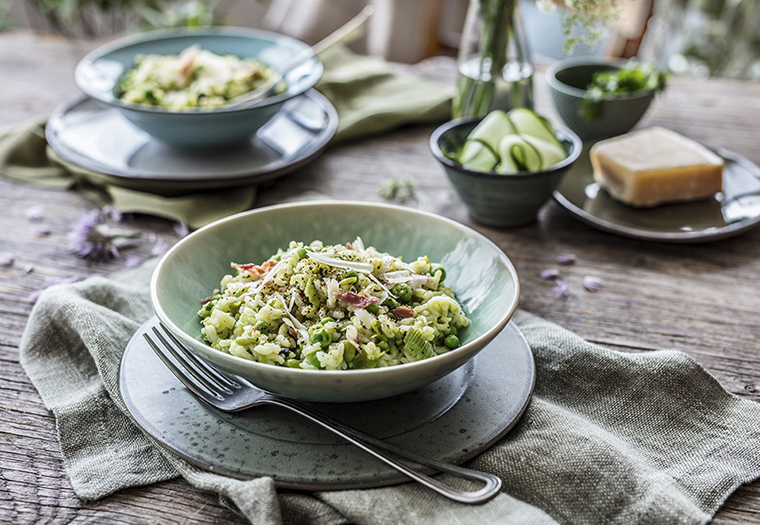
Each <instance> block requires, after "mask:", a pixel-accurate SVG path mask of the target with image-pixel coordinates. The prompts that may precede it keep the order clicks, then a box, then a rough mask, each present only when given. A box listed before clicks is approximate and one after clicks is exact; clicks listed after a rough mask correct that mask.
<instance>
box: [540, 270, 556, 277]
mask: <svg viewBox="0 0 760 525" xmlns="http://www.w3.org/2000/svg"><path fill="white" fill-rule="evenodd" d="M557 277H559V270H557V269H556V268H550V269H547V270H541V279H556V278H557Z"/></svg>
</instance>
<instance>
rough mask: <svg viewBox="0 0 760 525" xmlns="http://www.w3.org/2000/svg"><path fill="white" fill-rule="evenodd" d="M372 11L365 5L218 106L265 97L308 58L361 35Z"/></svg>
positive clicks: (240, 104) (250, 103) (249, 102)
mask: <svg viewBox="0 0 760 525" xmlns="http://www.w3.org/2000/svg"><path fill="white" fill-rule="evenodd" d="M374 12H375V8H374V6H371V5H368V6H366V7H365V8H364V9H362V10H361V12H360V13H359V14H358V15H356V16H355V17H354V18H352V19H351V20H349V21H348V22H346V23H345V24H344V25H342V26H341V27H339V28H338V29H336V30H335V31H333V32H332V33H330V34H329V35H328V36H326V37H325V38H323V39H322V40H320V41H319V42H317V43H316V44H314V45H313V46H311V47H310V48H308V49H306V50H304V51H303V52H301V53H299V54H297V55H296V56H294V57H293V58H291V59H290V60H288V61H287V62H285V63H284V64H283V65H281V66H280V67H278V68H277V70H276V71H275V72H274V73H273V74H272V75H271V76H270V77H269V78H268V79H267V81H266V82H264V83H263V84H262V85H261V86H259V87H257V88H256V89H254V90H252V91H249V92H247V93H244V94H242V95H238V96H237V97H233V98H231V99H230V100H229V101H227V103H226V104H225V105H223V106H220V107H222V108H225V109H231V108H237V109H245V108H248V107H250V106H253V105H255V104H257V103H258V102H259V101H261V100H263V99H265V98H267V97H268V96H269V95H271V94H272V90H273V89H274V87H275V86H276V85H277V84H278V83H279V82H280V81H281V80H282V79H283V77H284V76H285V75H286V74H287V73H289V72H290V71H292V70H293V69H294V68H296V67H298V66H300V65H301V64H303V63H304V62H306V61H307V60H309V59H310V58H312V57H314V56H316V55H318V54H319V53H321V52H323V51H325V50H326V49H328V48H330V47H332V46H334V45H335V44H337V43H338V42H342V41H350V40H353V39H356V38H358V37H359V36H361V34H362V33H363V31H362V29H363V27H364V22H366V21H367V19H368V18H369V17H370V16H372V13H374Z"/></svg>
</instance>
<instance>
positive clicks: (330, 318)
mask: <svg viewBox="0 0 760 525" xmlns="http://www.w3.org/2000/svg"><path fill="white" fill-rule="evenodd" d="M334 322H335V319H333V318H332V317H325V318H324V319H322V321H320V322H319V324H321V325H326V324H327V323H334Z"/></svg>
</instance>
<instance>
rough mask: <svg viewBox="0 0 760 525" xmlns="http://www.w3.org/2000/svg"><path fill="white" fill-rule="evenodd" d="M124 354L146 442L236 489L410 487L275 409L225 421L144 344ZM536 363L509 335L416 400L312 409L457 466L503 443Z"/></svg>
mask: <svg viewBox="0 0 760 525" xmlns="http://www.w3.org/2000/svg"><path fill="white" fill-rule="evenodd" d="M155 323H157V320H156V318H155V317H154V318H152V319H150V320H149V321H148V322H146V323H145V324H144V325H143V326H142V327H141V328H140V329H139V330H138V331H137V333H136V334H135V336H134V337H133V338H132V340H131V341H130V343H129V345H128V346H127V348H126V350H125V352H124V357H123V358H122V362H121V370H120V388H121V393H122V396H123V398H124V401H125V403H126V404H127V408H128V409H129V411H130V413H131V414H132V416H133V417H134V419H135V420H136V422H137V424H138V425H139V426H140V427H142V429H143V430H144V431H146V432H147V433H148V434H149V435H151V436H152V437H154V438H155V439H156V440H157V441H158V442H159V443H160V444H161V445H163V446H164V447H166V448H168V449H170V450H172V451H174V452H176V453H177V454H179V455H180V456H181V457H183V458H185V459H187V460H188V461H190V462H192V463H194V464H196V465H199V466H200V467H202V468H205V469H208V470H210V471H213V472H217V473H221V474H225V475H228V476H232V477H235V478H240V479H248V478H253V477H258V476H271V477H273V478H274V480H275V482H276V483H277V485H278V486H280V487H287V488H296V489H304V490H337V489H344V488H363V487H378V486H384V485H393V484H397V483H403V482H405V481H408V479H407V478H405V477H404V476H402V475H400V474H399V473H398V472H397V471H395V470H393V469H392V468H390V467H388V466H387V465H385V464H384V463H382V462H380V461H379V460H377V459H375V458H373V457H372V456H370V455H368V454H366V453H365V452H363V451H361V450H360V449H358V448H357V447H355V446H353V445H350V444H348V443H346V442H344V441H342V440H341V439H340V438H338V437H335V436H333V435H332V434H330V433H329V432H327V431H326V430H323V429H322V428H321V427H317V426H316V425H314V424H312V423H310V422H308V421H307V420H305V419H303V418H301V417H299V416H296V415H294V414H292V413H290V412H288V411H286V410H284V409H281V408H277V407H260V408H253V409H250V410H247V411H244V412H242V413H238V414H225V413H222V412H219V411H217V410H215V409H212V408H210V407H208V406H206V405H203V404H201V403H200V402H199V401H197V400H196V398H195V397H193V396H192V394H190V393H189V392H188V391H187V390H186V389H185V388H184V386H182V384H181V383H180V382H179V381H178V380H177V379H176V378H175V377H174V376H173V375H172V374H171V372H169V370H168V369H167V368H166V367H165V366H164V365H163V364H162V363H161V362H160V361H159V360H158V357H156V355H155V354H154V353H153V351H152V350H151V349H150V348H149V347H148V345H147V344H146V343H145V341H144V339H143V337H142V334H143V332H144V331H146V330H148V329H149V327H150V326H152V325H154V324H155ZM534 383H535V365H534V362H533V354H532V353H531V350H530V347H529V346H528V344H527V342H526V341H525V338H524V337H523V335H522V334H521V333H520V331H519V330H518V329H517V328H516V327H515V326H514V325H513V324H509V325H507V327H506V328H505V329H504V330H503V331H502V332H501V333H500V334H499V335H498V336H497V337H496V339H494V340H493V342H491V343H490V344H489V345H488V347H486V348H485V349H484V350H483V351H482V352H480V353H479V354H478V355H477V356H476V357H475V358H474V359H472V360H470V361H469V362H468V363H467V364H466V365H464V366H463V367H461V368H459V369H457V370H455V371H454V372H452V373H451V374H449V375H447V376H445V377H444V378H442V379H439V380H438V381H436V382H435V383H431V384H430V385H428V386H427V387H424V388H421V389H419V390H416V391H414V392H411V393H408V394H404V395H401V396H397V397H392V398H389V399H385V400H381V401H371V402H365V403H354V404H342V403H341V404H335V403H332V404H329V403H310V404H309V405H310V406H312V407H314V408H316V409H317V410H319V411H321V412H323V413H326V414H327V415H329V416H331V417H334V418H335V419H338V420H339V421H342V422H344V423H346V424H349V425H351V426H353V427H355V428H358V429H359V430H362V431H364V432H367V433H368V434H371V435H374V436H376V437H379V438H381V439H384V440H386V441H388V442H389V443H393V444H395V445H398V446H401V447H404V448H406V449H408V450H411V451H414V452H417V453H420V454H424V455H426V456H428V457H432V458H436V459H440V460H443V461H448V462H451V463H462V462H463V461H466V460H467V459H469V458H472V457H473V456H475V455H476V454H478V453H479V452H481V451H482V450H484V449H486V448H487V447H489V446H490V445H492V444H493V443H495V442H496V441H497V440H499V439H500V438H501V437H502V436H504V435H505V434H506V433H507V432H508V431H509V430H510V429H511V428H512V427H513V426H514V425H515V423H516V422H517V421H518V420H519V418H520V416H521V415H522V413H523V412H524V411H525V408H526V407H527V405H528V401H529V400H530V397H531V394H532V392H533V386H534Z"/></svg>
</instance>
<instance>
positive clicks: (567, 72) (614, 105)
mask: <svg viewBox="0 0 760 525" xmlns="http://www.w3.org/2000/svg"><path fill="white" fill-rule="evenodd" d="M624 65H625V61H620V60H618V61H608V60H605V59H603V58H595V57H581V58H568V59H565V60H560V61H558V62H555V63H554V64H552V65H551V66H550V67H549V69H547V70H546V82H547V83H548V84H549V90H550V91H551V96H552V102H554V107H555V108H556V109H557V113H559V116H560V118H561V119H562V121H563V122H564V123H565V124H567V126H568V127H569V128H570V129H572V130H573V131H574V132H575V133H577V134H578V136H579V137H580V138H581V140H583V141H587V140H596V139H603V138H609V137H614V136H617V135H622V134H623V133H627V132H628V131H630V130H631V129H632V128H633V126H635V125H636V123H637V122H638V121H639V120H641V117H642V116H644V113H646V110H647V108H649V105H650V103H651V102H652V99H653V98H654V95H655V91H654V90H642V91H637V92H634V93H630V94H629V95H626V96H622V97H611V98H607V99H602V100H601V101H600V102H599V111H598V113H597V115H596V116H595V117H594V118H593V119H592V120H590V121H587V120H586V119H585V118H584V117H583V115H582V113H581V103H582V102H583V99H584V97H585V96H586V86H588V85H589V84H590V83H591V80H592V78H593V75H594V73H596V72H597V71H615V70H618V69H621V68H622V67H623V66H624Z"/></svg>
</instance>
